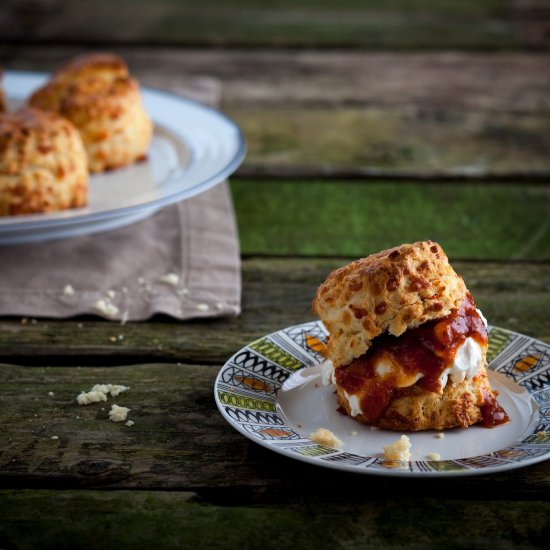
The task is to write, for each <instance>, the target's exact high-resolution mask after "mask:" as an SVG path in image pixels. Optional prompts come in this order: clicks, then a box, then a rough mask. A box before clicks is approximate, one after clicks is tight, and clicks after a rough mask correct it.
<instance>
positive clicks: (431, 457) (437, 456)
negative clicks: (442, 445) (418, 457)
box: [426, 453, 441, 460]
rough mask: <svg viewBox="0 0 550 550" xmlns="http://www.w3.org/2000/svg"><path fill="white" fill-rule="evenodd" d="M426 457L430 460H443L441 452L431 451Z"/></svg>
mask: <svg viewBox="0 0 550 550" xmlns="http://www.w3.org/2000/svg"><path fill="white" fill-rule="evenodd" d="M426 458H427V459H428V460H441V455H440V454H439V453H430V454H429V455H427V456H426Z"/></svg>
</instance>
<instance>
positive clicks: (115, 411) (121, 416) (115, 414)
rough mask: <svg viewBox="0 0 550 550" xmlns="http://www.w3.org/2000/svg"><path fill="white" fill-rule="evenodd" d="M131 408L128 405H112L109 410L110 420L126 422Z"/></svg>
mask: <svg viewBox="0 0 550 550" xmlns="http://www.w3.org/2000/svg"><path fill="white" fill-rule="evenodd" d="M129 412H130V409H129V408H128V407H119V406H118V405H112V406H111V410H110V411H109V420H110V421H111V422H124V421H125V420H126V417H127V416H128V413H129Z"/></svg>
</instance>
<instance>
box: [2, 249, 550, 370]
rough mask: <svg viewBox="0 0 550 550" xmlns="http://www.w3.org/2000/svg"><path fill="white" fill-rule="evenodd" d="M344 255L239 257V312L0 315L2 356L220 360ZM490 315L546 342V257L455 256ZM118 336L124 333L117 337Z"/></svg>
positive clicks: (306, 315) (297, 313)
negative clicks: (196, 317)
mask: <svg viewBox="0 0 550 550" xmlns="http://www.w3.org/2000/svg"><path fill="white" fill-rule="evenodd" d="M346 262H347V260H346V259H342V258H337V259H330V258H327V259H319V258H310V259H299V258H279V259H277V258H249V259H245V260H244V262H243V312H242V314H241V315H240V316H239V317H234V318H228V319H216V320H211V321H189V322H185V323H174V322H171V321H169V320H168V319H166V318H157V319H156V320H155V321H153V322H148V323H128V324H126V325H125V326H121V325H120V324H118V323H110V322H106V321H99V320H95V319H93V318H85V319H78V320H76V321H74V320H68V321H55V320H51V319H45V320H42V319H39V320H35V323H32V322H30V321H29V320H28V319H27V320H26V322H25V324H22V323H21V320H20V319H6V318H4V319H2V320H0V357H4V358H6V357H9V358H11V359H12V360H13V361H16V362H21V361H23V362H27V363H32V364H39V365H49V364H52V363H51V361H52V360H54V361H57V362H62V363H68V364H71V365H104V364H106V365H116V364H121V363H123V362H143V361H170V362H177V361H182V362H184V361H187V362H200V363H206V364H214V365H220V364H221V363H223V362H224V361H225V360H226V359H227V358H228V357H229V356H230V355H232V354H233V353H234V352H235V351H237V350H238V349H240V348H241V347H242V346H244V345H246V344H248V343H249V342H252V341H253V340H255V339H257V338H260V337H261V336H264V335H265V334H269V333H271V332H273V331H276V330H279V329H281V328H284V327H286V326H290V325H294V324H299V323H302V322H306V321H308V320H311V319H313V318H314V316H313V314H312V313H311V310H310V304H311V300H312V298H313V294H314V292H315V289H316V288H317V287H318V286H319V284H320V283H321V282H322V281H324V279H325V278H326V276H327V275H328V273H329V272H330V271H331V270H332V269H335V268H337V267H339V266H341V265H344V264H345V263H346ZM453 265H454V267H455V269H456V270H457V271H458V272H459V273H461V274H462V275H463V277H464V279H465V281H466V283H467V285H468V288H469V289H470V291H471V292H472V294H473V296H474V297H475V299H476V303H477V304H478V306H479V307H480V308H481V309H482V310H483V312H484V314H485V316H486V317H487V318H488V319H489V321H490V322H491V323H492V324H494V325H496V326H501V327H503V328H508V329H511V330H516V331H519V332H522V333H525V334H528V335H531V336H534V337H537V338H541V339H543V340H545V341H546V342H550V323H549V321H548V311H549V310H550V294H549V293H548V288H549V287H550V264H548V263H527V262H521V263H518V262H498V263H496V262H464V261H453ZM119 335H123V339H122V340H121V339H119V338H118V336H119Z"/></svg>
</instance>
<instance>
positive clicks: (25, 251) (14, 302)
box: [0, 78, 241, 322]
mask: <svg viewBox="0 0 550 550" xmlns="http://www.w3.org/2000/svg"><path fill="white" fill-rule="evenodd" d="M219 90H220V88H219V85H218V84H217V82H216V81H214V80H213V79H204V78H201V79H194V80H191V81H189V82H186V88H182V86H179V89H178V93H184V94H185V95H187V96H188V97H193V98H194V99H197V100H200V101H203V102H207V103H210V104H213V103H215V102H218V101H219V97H220V94H219ZM240 294H241V281H240V253H239V245H238V237H237V230H236V224H235V216H234V211H233V205H232V202H231V197H230V194H229V189H228V185H227V183H226V182H223V183H221V184H220V185H217V186H216V187H214V188H212V189H210V190H209V191H207V192H205V193H202V194H200V195H198V196H196V197H193V198H191V199H188V200H185V201H182V202H180V203H178V204H176V205H173V206H169V207H166V208H164V209H163V210H161V211H159V212H157V213H156V214H155V215H153V216H152V217H150V218H148V219H146V220H144V221H141V222H139V223H136V224H133V225H130V226H127V227H124V228H122V229H118V230H116V231H110V232H106V233H99V234H96V235H90V236H86V237H79V238H74V239H67V240H61V241H51V242H45V243H39V244H29V245H20V246H5V247H0V315H22V316H32V317H55V318H60V317H70V316H74V315H79V314H95V315H99V316H102V317H104V318H107V319H113V320H121V321H122V322H125V321H128V320H143V319H147V318H149V317H151V316H152V315H154V314H155V313H164V314H168V315H171V316H173V317H175V318H177V319H189V318H193V317H212V316H220V315H236V314H238V313H239V312H240Z"/></svg>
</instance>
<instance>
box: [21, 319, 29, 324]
mask: <svg viewBox="0 0 550 550" xmlns="http://www.w3.org/2000/svg"><path fill="white" fill-rule="evenodd" d="M28 322H29V318H28V317H22V318H21V324H22V325H26V324H28Z"/></svg>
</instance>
